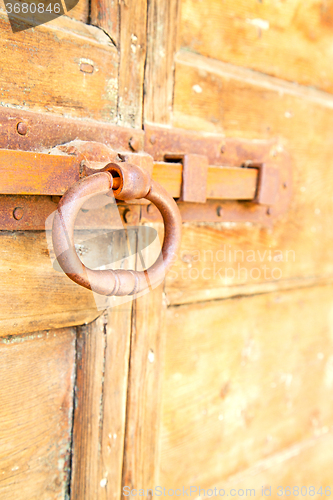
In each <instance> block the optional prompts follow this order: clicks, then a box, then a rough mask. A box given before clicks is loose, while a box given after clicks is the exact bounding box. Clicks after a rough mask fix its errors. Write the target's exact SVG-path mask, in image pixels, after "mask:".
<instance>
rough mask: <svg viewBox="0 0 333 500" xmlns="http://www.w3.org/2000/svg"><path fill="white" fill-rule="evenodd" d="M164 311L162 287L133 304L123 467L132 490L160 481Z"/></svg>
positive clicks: (127, 482) (124, 474)
mask: <svg viewBox="0 0 333 500" xmlns="http://www.w3.org/2000/svg"><path fill="white" fill-rule="evenodd" d="M164 313H165V302H164V300H163V292H162V286H159V287H158V288H156V289H155V290H153V291H152V292H150V293H148V294H146V295H143V296H142V297H140V298H138V299H137V300H136V301H135V303H134V310H133V326H132V341H131V357H130V369H129V383H128V399H127V418H126V434H125V448H124V467H123V487H125V486H129V487H130V488H131V489H132V488H134V489H139V488H150V487H151V485H155V484H157V474H158V471H159V441H158V436H159V431H160V414H161V396H162V388H161V381H162V369H163V362H164V340H165V335H164V333H163V321H164ZM142 498H149V495H147V496H146V495H145V496H144V497H142Z"/></svg>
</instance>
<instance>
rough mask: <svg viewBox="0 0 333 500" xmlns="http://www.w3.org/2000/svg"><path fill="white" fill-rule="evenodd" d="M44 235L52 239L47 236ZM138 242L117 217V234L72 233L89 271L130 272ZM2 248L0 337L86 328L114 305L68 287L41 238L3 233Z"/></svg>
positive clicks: (41, 234)
mask: <svg viewBox="0 0 333 500" xmlns="http://www.w3.org/2000/svg"><path fill="white" fill-rule="evenodd" d="M87 215H88V216H89V212H88V214H87ZM47 235H48V238H51V236H50V233H49V232H47ZM136 237H137V235H136V233H135V232H126V230H124V227H123V225H122V223H121V220H120V217H119V227H117V228H115V227H113V228H111V229H109V230H95V231H93V232H91V231H75V243H76V249H77V251H78V252H79V255H80V257H81V259H82V261H83V262H84V264H85V265H86V266H88V267H90V268H97V267H100V266H111V267H113V268H115V269H119V268H123V269H128V268H132V269H133V267H132V264H133V258H135V241H134V240H135V239H136ZM0 247H1V248H2V252H1V259H0V269H1V280H0V282H1V288H2V300H1V305H0V315H1V319H0V337H1V336H6V335H8V334H11V335H14V334H18V333H23V332H30V331H36V330H39V329H41V328H60V327H62V326H75V325H82V324H85V323H90V322H91V321H93V320H94V319H96V318H97V317H98V316H100V315H101V314H102V312H103V310H104V309H106V308H107V307H108V306H110V305H115V302H112V301H111V302H110V300H109V301H108V298H107V297H104V296H102V295H97V294H93V293H92V292H91V291H89V290H87V289H85V288H83V287H81V286H79V285H77V284H76V283H74V282H72V281H71V280H70V279H69V278H68V277H67V276H66V275H65V274H64V273H63V272H62V271H61V269H60V267H59V266H58V265H57V263H56V261H55V256H54V252H53V250H52V243H51V241H50V239H49V240H48V241H47V238H46V233H45V232H42V231H39V232H33V231H29V232H26V233H24V232H6V231H3V232H0ZM133 255H134V257H133Z"/></svg>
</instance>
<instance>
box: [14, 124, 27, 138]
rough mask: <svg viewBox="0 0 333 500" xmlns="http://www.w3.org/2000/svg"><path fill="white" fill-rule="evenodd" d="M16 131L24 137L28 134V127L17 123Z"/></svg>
mask: <svg viewBox="0 0 333 500" xmlns="http://www.w3.org/2000/svg"><path fill="white" fill-rule="evenodd" d="M16 129H17V131H18V133H19V134H20V135H26V133H27V132H28V125H27V124H26V123H24V122H19V123H18V124H17V127H16Z"/></svg>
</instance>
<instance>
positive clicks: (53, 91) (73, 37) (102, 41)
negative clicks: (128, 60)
mask: <svg viewBox="0 0 333 500" xmlns="http://www.w3.org/2000/svg"><path fill="white" fill-rule="evenodd" d="M0 30H1V33H2V37H1V41H0V51H1V67H2V71H1V76H0V102H1V105H4V106H16V107H21V108H24V109H31V110H35V111H41V112H53V113H58V114H66V115H67V116H71V117H85V118H94V119H99V120H104V121H114V120H115V119H116V108H117V81H118V80H117V73H118V54H117V51H116V49H115V47H113V46H112V44H111V42H110V39H109V38H108V36H107V35H105V34H104V33H103V31H102V30H100V29H98V28H95V27H93V26H87V25H85V24H83V23H79V22H77V21H75V20H73V19H70V18H68V17H67V16H62V17H60V18H58V19H56V20H55V21H53V22H52V23H48V24H46V25H42V26H38V27H36V28H35V29H34V30H26V31H21V32H18V33H15V34H13V33H12V30H11V28H10V24H9V22H8V19H7V16H6V14H3V13H0ZM32 54H33V57H32Z"/></svg>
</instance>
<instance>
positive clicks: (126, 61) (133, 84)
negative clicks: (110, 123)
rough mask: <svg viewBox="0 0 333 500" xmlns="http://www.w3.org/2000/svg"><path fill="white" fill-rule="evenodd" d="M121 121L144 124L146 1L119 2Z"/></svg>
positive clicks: (119, 111)
mask: <svg viewBox="0 0 333 500" xmlns="http://www.w3.org/2000/svg"><path fill="white" fill-rule="evenodd" d="M119 15H120V37H119V51H120V52H119V54H120V58H119V90H118V121H119V124H120V125H125V126H129V127H137V128H141V127H142V110H143V106H142V102H143V79H144V65H145V58H146V36H147V0H126V1H125V0H122V1H121V2H120V14H119Z"/></svg>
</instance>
